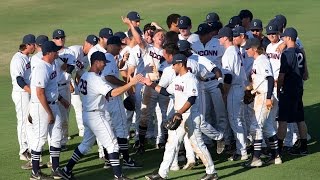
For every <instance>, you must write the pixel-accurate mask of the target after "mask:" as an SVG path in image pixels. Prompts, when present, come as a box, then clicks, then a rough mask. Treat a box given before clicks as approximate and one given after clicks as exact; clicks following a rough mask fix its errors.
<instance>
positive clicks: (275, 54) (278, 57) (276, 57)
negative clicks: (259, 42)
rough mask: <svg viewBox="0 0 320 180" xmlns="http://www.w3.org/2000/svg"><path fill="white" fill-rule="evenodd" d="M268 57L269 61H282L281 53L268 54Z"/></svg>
mask: <svg viewBox="0 0 320 180" xmlns="http://www.w3.org/2000/svg"><path fill="white" fill-rule="evenodd" d="M267 56H268V58H269V59H271V58H272V59H278V60H279V59H280V54H279V53H267Z"/></svg>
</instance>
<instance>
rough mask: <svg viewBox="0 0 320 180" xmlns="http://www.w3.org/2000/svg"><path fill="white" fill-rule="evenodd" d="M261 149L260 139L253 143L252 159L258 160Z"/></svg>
mask: <svg viewBox="0 0 320 180" xmlns="http://www.w3.org/2000/svg"><path fill="white" fill-rule="evenodd" d="M261 148H262V139H259V140H254V141H253V157H255V158H258V159H259V158H260V155H261Z"/></svg>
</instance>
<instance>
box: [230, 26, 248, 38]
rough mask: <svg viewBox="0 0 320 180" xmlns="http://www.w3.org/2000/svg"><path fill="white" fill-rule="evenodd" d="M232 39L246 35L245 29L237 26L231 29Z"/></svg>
mask: <svg viewBox="0 0 320 180" xmlns="http://www.w3.org/2000/svg"><path fill="white" fill-rule="evenodd" d="M232 33H233V37H238V36H240V35H241V34H246V29H245V28H244V27H242V26H238V27H235V28H233V29H232Z"/></svg>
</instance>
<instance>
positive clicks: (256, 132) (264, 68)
mask: <svg viewBox="0 0 320 180" xmlns="http://www.w3.org/2000/svg"><path fill="white" fill-rule="evenodd" d="M268 76H272V77H273V72H272V67H271V63H270V61H269V59H268V57H267V56H266V55H264V54H262V55H259V56H258V57H257V58H256V59H255V60H254V62H253V66H252V74H251V78H252V86H253V91H254V92H256V96H255V99H254V102H253V103H254V105H253V108H254V114H253V116H252V117H251V126H250V133H251V135H252V136H253V138H254V139H255V140H262V139H263V137H266V138H269V137H272V136H274V135H275V134H276V131H275V129H274V126H273V123H274V120H272V119H268V116H269V112H270V110H268V109H267V106H266V99H267V92H268V81H267V79H266V77H268Z"/></svg>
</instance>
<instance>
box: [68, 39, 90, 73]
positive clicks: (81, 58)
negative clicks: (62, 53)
mask: <svg viewBox="0 0 320 180" xmlns="http://www.w3.org/2000/svg"><path fill="white" fill-rule="evenodd" d="M69 49H71V50H72V51H73V52H74V56H75V58H76V63H75V70H76V72H78V73H79V74H80V75H82V74H83V73H84V72H85V71H86V70H87V68H88V67H89V66H90V64H89V60H88V57H87V56H85V54H84V52H83V46H81V45H73V46H70V47H69Z"/></svg>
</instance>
